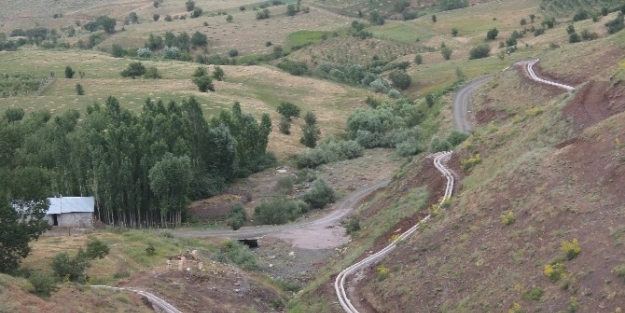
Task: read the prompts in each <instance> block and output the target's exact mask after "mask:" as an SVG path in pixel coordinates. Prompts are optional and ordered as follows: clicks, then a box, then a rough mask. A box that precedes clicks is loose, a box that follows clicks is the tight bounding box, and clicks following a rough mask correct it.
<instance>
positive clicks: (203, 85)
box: [193, 75, 215, 92]
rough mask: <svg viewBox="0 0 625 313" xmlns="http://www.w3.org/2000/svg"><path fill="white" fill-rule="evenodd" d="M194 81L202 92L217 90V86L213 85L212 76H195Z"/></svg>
mask: <svg viewBox="0 0 625 313" xmlns="http://www.w3.org/2000/svg"><path fill="white" fill-rule="evenodd" d="M193 83H194V84H195V85H196V86H197V88H198V89H199V90H200V91H201V92H207V91H209V90H210V91H215V87H214V86H213V79H212V78H210V76H207V75H204V76H200V77H195V78H193Z"/></svg>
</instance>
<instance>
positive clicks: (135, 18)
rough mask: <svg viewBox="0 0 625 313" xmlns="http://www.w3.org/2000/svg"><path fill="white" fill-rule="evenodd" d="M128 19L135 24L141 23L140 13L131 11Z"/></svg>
mask: <svg viewBox="0 0 625 313" xmlns="http://www.w3.org/2000/svg"><path fill="white" fill-rule="evenodd" d="M128 19H129V20H130V22H131V23H133V24H139V15H137V13H135V12H130V14H129V15H128Z"/></svg>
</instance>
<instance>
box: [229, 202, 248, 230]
mask: <svg viewBox="0 0 625 313" xmlns="http://www.w3.org/2000/svg"><path fill="white" fill-rule="evenodd" d="M226 222H227V223H228V225H229V226H230V227H232V229H234V230H238V229H239V228H241V227H242V226H243V225H245V222H247V213H245V208H244V207H243V205H242V204H240V203H237V204H235V205H234V206H232V208H230V212H228V219H227V220H226Z"/></svg>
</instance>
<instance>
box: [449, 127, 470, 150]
mask: <svg viewBox="0 0 625 313" xmlns="http://www.w3.org/2000/svg"><path fill="white" fill-rule="evenodd" d="M467 138H469V135H468V134H465V133H462V132H459V131H457V130H454V131H452V132H451V133H450V134H449V136H447V139H446V140H447V142H449V144H451V146H452V147H455V146H457V145H459V144H461V143H462V142H463V141H465V140H467Z"/></svg>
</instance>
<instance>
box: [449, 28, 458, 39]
mask: <svg viewBox="0 0 625 313" xmlns="http://www.w3.org/2000/svg"><path fill="white" fill-rule="evenodd" d="M451 35H452V36H453V37H456V36H458V29H457V28H455V27H454V28H452V29H451Z"/></svg>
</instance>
